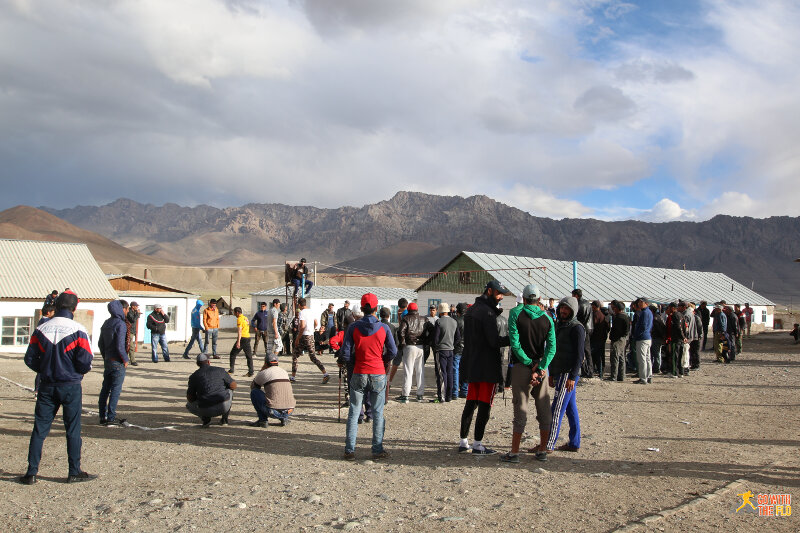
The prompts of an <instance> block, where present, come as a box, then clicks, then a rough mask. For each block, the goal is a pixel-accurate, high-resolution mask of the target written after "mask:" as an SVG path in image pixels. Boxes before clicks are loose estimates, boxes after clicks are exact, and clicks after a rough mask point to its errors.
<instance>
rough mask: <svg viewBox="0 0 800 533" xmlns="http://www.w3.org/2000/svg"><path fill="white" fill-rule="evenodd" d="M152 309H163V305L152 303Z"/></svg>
mask: <svg viewBox="0 0 800 533" xmlns="http://www.w3.org/2000/svg"><path fill="white" fill-rule="evenodd" d="M153 309H163V307H161V304H154V305H153Z"/></svg>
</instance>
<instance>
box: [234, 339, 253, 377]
mask: <svg viewBox="0 0 800 533" xmlns="http://www.w3.org/2000/svg"><path fill="white" fill-rule="evenodd" d="M242 350H244V357H245V359H247V371H248V372H252V371H253V350H252V349H250V337H242V338H241V339H240V342H239V348H237V347H236V344H234V345H233V348H231V372H233V368H234V365H235V364H236V356H237V355H239V352H241V351H242Z"/></svg>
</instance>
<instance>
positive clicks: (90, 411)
mask: <svg viewBox="0 0 800 533" xmlns="http://www.w3.org/2000/svg"><path fill="white" fill-rule="evenodd" d="M0 379H2V380H3V381H7V382H9V383H11V384H12V385H16V386H17V387H19V388H21V389H25V390H26V391H29V392H31V393H32V392H33V388H32V387H28V386H26V385H23V384H21V383H17V382H16V381H12V380H10V379H8V378H7V377H5V376H0ZM81 412H83V413H85V414H87V415H91V416H97V414H98V413H97V411H92V410H91V409H87V408H85V407H82V408H81ZM123 425H124V427H126V428H136V429H141V430H144V431H158V430H167V431H177V428H176V427H175V426H164V427H160V428H149V427H147V426H137V425H136V424H130V423H128V422H125V423H124V424H123ZM109 427H114V426H109ZM117 427H119V426H117Z"/></svg>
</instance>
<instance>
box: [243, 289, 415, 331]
mask: <svg viewBox="0 0 800 533" xmlns="http://www.w3.org/2000/svg"><path fill="white" fill-rule="evenodd" d="M293 291H294V287H289V292H288V295H289V296H288V299H287V296H286V295H287V292H286V287H283V286H281V287H275V288H273V289H267V290H264V291H259V292H254V293H251V294H250V296H251V298H252V304H251V309H252V310H253V314H255V313H256V311H257V310H258V309H259V302H266V303H267V306H269V305H271V302H272V300H273V299H275V298H278V299H279V300H280V301H281V302H284V303H286V302H289V303H290V302H291V297H292V292H293ZM368 292H371V293H372V294H374V295H375V296H377V297H378V307H388V308H389V309H390V310H391V311H392V319H391V321H392V322H395V323H396V322H397V300H399V299H400V298H405V299H406V300H408V301H409V302H413V301H415V300H416V298H417V293H416V292H414V291H413V290H412V289H401V288H395V287H349V286H343V285H334V286H327V287H326V286H319V285H314V286H313V287H311V290H310V291H309V292H308V293H307V294H306V300H308V307H309V309H311V311H312V313H313V315H314V317H315V318H317V320H319V317H320V316H321V315H322V312H323V311H324V310H325V309H327V307H328V304H329V303H332V304H333V308H334V309H339V308H340V307H342V306H344V302H345V300H349V301H350V309H353V310H357V309H358V308H359V307H360V305H361V296H363V295H364V294H366V293H368ZM298 297H299V295H298Z"/></svg>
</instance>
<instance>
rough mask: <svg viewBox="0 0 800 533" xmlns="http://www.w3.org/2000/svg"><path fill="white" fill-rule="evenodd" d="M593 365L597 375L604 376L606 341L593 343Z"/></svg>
mask: <svg viewBox="0 0 800 533" xmlns="http://www.w3.org/2000/svg"><path fill="white" fill-rule="evenodd" d="M592 366H593V368H592V370H594V373H595V374H597V377H599V378H602V377H603V371H604V370H605V368H606V341H603V342H602V343H601V342H600V341H597V342H594V343H592Z"/></svg>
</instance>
